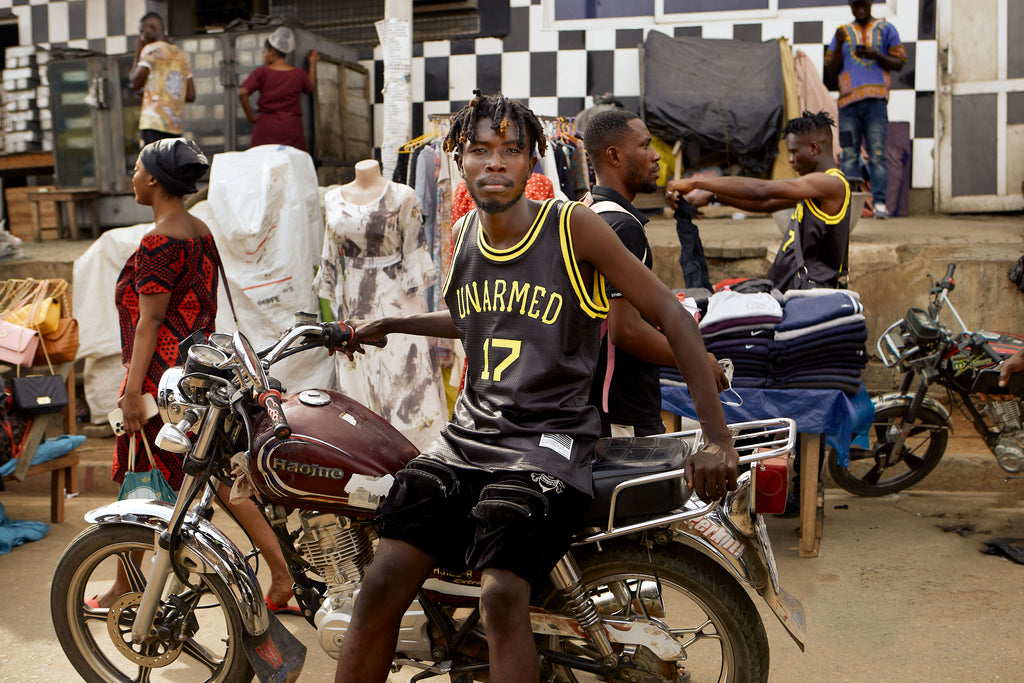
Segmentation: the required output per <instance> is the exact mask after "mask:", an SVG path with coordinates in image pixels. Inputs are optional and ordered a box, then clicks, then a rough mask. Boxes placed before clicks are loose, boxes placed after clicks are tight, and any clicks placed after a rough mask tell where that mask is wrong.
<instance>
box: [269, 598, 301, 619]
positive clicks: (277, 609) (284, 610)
mask: <svg viewBox="0 0 1024 683" xmlns="http://www.w3.org/2000/svg"><path fill="white" fill-rule="evenodd" d="M263 600H264V601H265V602H266V603H267V609H268V610H270V611H271V612H273V613H274V614H296V615H298V616H300V617H301V616H302V610H300V609H299V608H298V607H292V606H291V605H289V604H288V603H287V602H286V603H285V604H283V605H278V604H276V603H275V602H274V601H273V600H271V599H270V596H269V595H266V596H264V597H263Z"/></svg>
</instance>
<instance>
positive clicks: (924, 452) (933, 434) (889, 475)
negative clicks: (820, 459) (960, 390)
mask: <svg viewBox="0 0 1024 683" xmlns="http://www.w3.org/2000/svg"><path fill="white" fill-rule="evenodd" d="M907 407H908V406H907V405H906V404H901V405H896V406H889V407H887V408H882V409H880V410H877V411H875V422H874V425H873V426H872V432H871V445H870V447H869V448H855V447H851V448H850V467H849V468H846V467H842V466H840V465H839V455H838V454H837V453H836V452H835V451H834V450H833V449H829V453H828V471H829V474H831V475H832V479H833V480H834V481H835V482H836V484H838V485H839V486H841V487H842V488H843V489H845V490H847V491H849V492H850V493H852V494H854V495H857V496H865V497H871V496H885V495H888V494H890V493H896V492H897V491H902V490H903V489H905V488H908V487H910V486H913V485H914V484H916V483H917V482H919V481H921V480H922V479H924V478H925V476H927V475H928V473H929V472H931V471H932V470H933V469H935V466H936V465H938V464H939V460H941V459H942V455H943V454H944V453H945V452H946V442H947V441H948V440H949V433H948V429H947V426H946V420H945V419H944V418H943V416H942V415H940V414H939V413H937V412H936V411H934V410H932V409H931V408H928V407H927V406H921V407H920V408H919V409H918V411H917V420H916V421H915V424H914V426H913V427H912V428H911V430H910V433H909V434H907V438H906V439H905V440H904V442H903V447H902V448H900V449H899V450H898V451H897V449H896V447H895V446H896V444H895V443H894V440H895V439H894V437H891V436H890V435H889V429H890V427H892V426H893V425H896V426H897V427H898V426H899V424H900V422H901V420H902V419H903V415H904V414H905V413H906V411H907Z"/></svg>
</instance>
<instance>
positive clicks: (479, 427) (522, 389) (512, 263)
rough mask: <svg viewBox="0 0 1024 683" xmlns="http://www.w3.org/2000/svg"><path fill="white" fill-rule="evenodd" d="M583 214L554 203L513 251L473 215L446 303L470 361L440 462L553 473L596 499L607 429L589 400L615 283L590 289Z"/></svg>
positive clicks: (598, 280)
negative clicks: (578, 218)
mask: <svg viewBox="0 0 1024 683" xmlns="http://www.w3.org/2000/svg"><path fill="white" fill-rule="evenodd" d="M576 206H579V204H578V203H577V202H565V203H562V202H558V201H555V200H547V201H546V202H544V204H543V205H542V206H541V209H540V211H539V212H538V214H537V218H536V220H535V221H534V222H533V225H531V226H530V229H529V230H528V231H527V232H526V234H525V235H524V236H523V238H522V240H521V241H520V242H519V243H518V244H516V245H515V246H513V247H510V248H508V249H494V248H492V247H491V246H489V245H488V244H487V242H486V238H485V237H484V233H483V230H482V229H481V227H480V221H479V217H478V216H477V213H476V212H475V211H474V212H472V213H470V214H468V215H467V217H466V219H465V221H464V224H463V228H462V230H461V231H460V233H459V237H458V240H457V241H456V244H455V251H454V255H453V257H452V266H451V270H450V271H449V274H448V278H447V280H446V281H445V284H444V298H445V302H446V303H447V304H448V309H449V311H450V312H451V316H452V320H453V321H454V322H455V327H456V328H457V329H458V332H459V337H460V338H461V339H462V343H463V345H464V346H465V349H466V356H467V358H468V361H469V364H468V368H467V371H466V384H465V389H464V390H463V392H462V394H461V395H460V396H459V400H458V402H457V403H456V404H455V412H454V415H453V418H452V422H451V423H450V424H449V425H448V426H447V428H446V429H445V431H444V433H443V436H444V438H443V439H442V440H441V441H440V442H438V445H439V446H440V451H443V452H441V453H433V455H435V456H437V457H441V458H442V459H444V460H446V461H448V462H451V464H453V465H461V466H469V467H478V468H485V469H490V470H531V471H540V472H545V473H547V474H550V475H552V476H555V477H557V478H558V479H560V480H562V481H563V482H565V483H566V484H568V485H570V486H572V487H574V488H577V489H579V490H582V491H585V492H587V493H590V492H591V470H590V464H591V456H592V453H593V448H594V444H595V443H596V441H597V438H598V436H599V433H600V428H601V424H600V418H599V416H598V413H597V410H596V409H595V408H594V407H593V406H592V405H590V403H589V401H588V396H589V392H590V384H591V381H592V379H593V375H594V368H595V366H596V364H597V354H598V349H599V347H600V326H601V321H602V320H604V318H605V317H606V316H607V314H608V300H607V297H606V296H605V287H604V278H603V277H602V276H601V275H600V274H599V273H597V272H595V273H594V278H593V279H594V282H593V283H590V284H589V285H588V284H587V283H586V282H585V281H584V279H583V277H582V275H581V273H580V271H579V268H578V266H577V263H576V256H575V254H574V252H573V246H572V238H571V234H570V232H569V217H570V215H571V214H572V211H573V208H574V207H576ZM446 446H447V447H446Z"/></svg>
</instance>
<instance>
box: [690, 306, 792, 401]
mask: <svg viewBox="0 0 1024 683" xmlns="http://www.w3.org/2000/svg"><path fill="white" fill-rule="evenodd" d="M782 319H783V314H782V305H781V304H779V302H778V300H777V299H775V297H773V296H772V295H771V294H768V293H763V292H762V293H756V294H744V293H740V292H732V291H721V292H718V293H716V294H715V295H714V296H712V297H711V299H710V300H709V301H708V312H707V315H705V316H704V318H703V319H702V320H701V321H700V332H701V335H702V336H703V337H704V345H705V346H707V349H708V351H710V352H711V353H713V354H715V356H716V357H718V358H729V359H731V360H732V362H733V367H734V368H735V374H734V375H733V385H734V386H737V387H763V386H765V384H766V382H767V377H768V376H769V373H770V370H771V364H770V358H769V353H770V350H771V345H772V337H773V336H774V333H775V326H776V325H777V324H778V323H779V321H780V320H782Z"/></svg>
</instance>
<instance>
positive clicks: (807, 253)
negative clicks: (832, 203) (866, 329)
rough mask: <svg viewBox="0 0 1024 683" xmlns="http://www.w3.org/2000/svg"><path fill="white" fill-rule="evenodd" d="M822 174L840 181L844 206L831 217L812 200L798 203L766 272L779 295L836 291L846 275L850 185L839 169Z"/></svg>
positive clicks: (848, 245)
mask: <svg viewBox="0 0 1024 683" xmlns="http://www.w3.org/2000/svg"><path fill="white" fill-rule="evenodd" d="M825 173H827V174H829V175H831V176H835V177H836V178H839V179H840V180H841V181H843V185H844V186H845V187H846V195H845V198H844V200H843V206H842V208H841V209H840V210H839V213H837V214H836V215H834V216H830V215H829V214H827V213H825V212H824V211H823V210H822V209H821V207H820V206H818V204H817V203H815V201H814V200H813V199H804V200H802V201H800V202H798V203H797V205H796V207H795V208H794V209H793V214H792V215H791V216H790V219H789V231H788V232H787V233H786V237H785V239H783V241H782V246H780V247H779V251H778V253H777V254H776V256H775V262H774V263H772V267H771V269H770V270H769V271H768V279H769V280H771V281H772V282H774V283H775V285H776V286H777V287H778V288H779V289H781V290H782V291H786V290H787V289H804V288H806V287H814V286H819V287H832V288H836V287H839V286H840V285H841V284H842V283H843V278H845V277H846V276H847V275H848V273H849V268H850V266H849V260H848V258H847V257H848V255H849V252H850V209H851V203H850V183H849V182H847V180H846V176H844V175H843V172H842V171H840V170H839V169H838V168H830V169H828V170H827V171H825ZM797 252H799V254H798V253H797ZM844 286H845V285H844Z"/></svg>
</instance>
